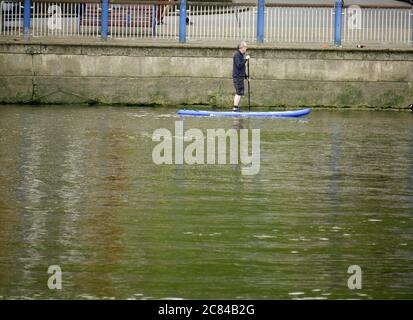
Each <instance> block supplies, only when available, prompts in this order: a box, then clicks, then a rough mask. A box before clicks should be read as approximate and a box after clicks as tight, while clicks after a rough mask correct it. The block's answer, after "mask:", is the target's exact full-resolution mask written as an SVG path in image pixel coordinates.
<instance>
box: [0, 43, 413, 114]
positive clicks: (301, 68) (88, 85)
mask: <svg viewBox="0 0 413 320" xmlns="http://www.w3.org/2000/svg"><path fill="white" fill-rule="evenodd" d="M233 52H234V48H233V46H230V45H227V46H225V45H224V46H223V45H220V46H210V45H201V44H186V45H180V44H170V43H163V44H159V43H157V44H154V43H149V44H148V43H146V44H144V43H133V44H131V43H114V42H107V43H105V42H99V41H96V42H88V43H81V44H79V43H77V44H74V43H68V42H67V41H66V42H64V41H61V42H56V41H54V42H41V41H30V42H24V41H2V42H0V103H42V104H49V103H50V104H71V103H76V104H77V103H102V104H136V105H140V104H160V105H176V106H178V105H201V104H205V105H211V106H222V107H226V106H231V104H232V95H233V93H234V89H233V85H232V79H231V74H232V54H233ZM250 55H251V57H252V58H251V65H250V69H251V78H252V81H251V93H252V96H251V101H252V105H254V106H294V107H298V106H311V107H316V106H326V107H374V108H407V107H408V105H409V104H410V103H412V102H413V49H411V48H406V49H398V50H389V49H369V48H364V49H345V48H328V49H321V48H319V49H315V48H274V47H266V46H252V47H251V48H250ZM243 104H244V105H245V104H246V99H244V101H243Z"/></svg>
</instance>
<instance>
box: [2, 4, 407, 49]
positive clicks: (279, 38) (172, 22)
mask: <svg viewBox="0 0 413 320" xmlns="http://www.w3.org/2000/svg"><path fill="white" fill-rule="evenodd" d="M340 3H341V1H340V0H336V6H335V7H334V6H332V5H319V6H314V5H313V6H306V5H286V4H284V5H281V4H277V5H276V4H265V7H264V0H258V5H257V3H255V4H254V3H250V4H233V3H228V2H225V3H223V2H188V3H186V0H170V1H169V2H168V0H164V1H159V0H158V1H138V2H137V1H134V0H116V2H115V0H8V1H1V10H0V36H21V35H23V34H24V36H25V38H27V37H28V36H33V37H95V38H96V37H102V38H103V39H107V38H123V39H155V40H157V39H166V40H173V41H177V40H178V39H179V41H180V42H185V41H190V42H191V41H192V42H194V41H237V42H238V41H240V40H246V41H250V42H251V41H258V42H266V43H335V44H337V45H341V43H344V44H346V43H379V44H383V43H391V44H411V43H413V41H412V39H413V10H412V9H410V8H392V7H384V8H374V7H362V8H360V7H354V6H350V7H345V8H341V7H338V6H337V4H340ZM27 4H28V6H27V8H30V10H27V12H26V9H27V8H26V5H27Z"/></svg>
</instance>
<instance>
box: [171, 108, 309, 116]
mask: <svg viewBox="0 0 413 320" xmlns="http://www.w3.org/2000/svg"><path fill="white" fill-rule="evenodd" d="M310 112H311V109H310V108H307V109H300V110H290V111H272V112H259V111H256V112H234V111H203V110H179V111H178V114H179V115H180V116H194V117H277V118H297V117H302V116H305V115H307V114H309V113H310Z"/></svg>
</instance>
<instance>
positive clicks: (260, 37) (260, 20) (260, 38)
mask: <svg viewBox="0 0 413 320" xmlns="http://www.w3.org/2000/svg"><path fill="white" fill-rule="evenodd" d="M264 9H265V0H258V13H257V42H260V43H262V42H264Z"/></svg>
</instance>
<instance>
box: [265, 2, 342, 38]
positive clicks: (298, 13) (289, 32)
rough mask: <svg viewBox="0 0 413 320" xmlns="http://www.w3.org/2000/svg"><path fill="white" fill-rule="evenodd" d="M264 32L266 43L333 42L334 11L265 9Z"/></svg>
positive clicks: (287, 8) (314, 8) (289, 8)
mask: <svg viewBox="0 0 413 320" xmlns="http://www.w3.org/2000/svg"><path fill="white" fill-rule="evenodd" d="M265 30H266V36H265V40H266V41H267V42H321V43H328V42H333V41H334V9H333V8H332V7H330V8H325V7H317V8H316V7H267V8H266V12H265Z"/></svg>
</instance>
